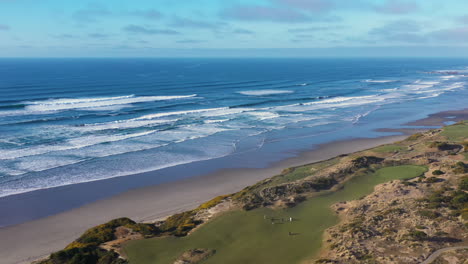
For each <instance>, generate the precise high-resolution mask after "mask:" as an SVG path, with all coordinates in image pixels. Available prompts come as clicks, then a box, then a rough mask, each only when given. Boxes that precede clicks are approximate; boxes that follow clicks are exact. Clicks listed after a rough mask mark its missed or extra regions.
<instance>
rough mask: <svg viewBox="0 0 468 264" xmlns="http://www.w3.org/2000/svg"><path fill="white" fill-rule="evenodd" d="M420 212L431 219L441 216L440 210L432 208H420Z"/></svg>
mask: <svg viewBox="0 0 468 264" xmlns="http://www.w3.org/2000/svg"><path fill="white" fill-rule="evenodd" d="M418 213H419V215H421V216H423V217H426V218H429V219H435V218H437V217H439V216H440V214H439V213H438V212H434V211H431V210H420V211H419V212H418Z"/></svg>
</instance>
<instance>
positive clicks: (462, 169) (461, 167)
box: [453, 161, 468, 174]
mask: <svg viewBox="0 0 468 264" xmlns="http://www.w3.org/2000/svg"><path fill="white" fill-rule="evenodd" d="M453 172H454V173H457V174H462V173H468V166H467V165H466V164H465V163H463V162H462V161H459V162H457V163H456V164H455V166H453Z"/></svg>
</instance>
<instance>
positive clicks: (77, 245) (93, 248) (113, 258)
mask: <svg viewBox="0 0 468 264" xmlns="http://www.w3.org/2000/svg"><path fill="white" fill-rule="evenodd" d="M120 226H123V227H127V228H130V229H132V230H133V231H135V232H138V233H140V234H142V235H143V236H145V237H150V236H154V235H156V234H158V233H159V229H158V228H157V227H155V226H154V225H151V224H138V223H135V222H134V221H132V220H130V219H128V218H119V219H115V220H112V221H109V222H107V223H105V224H102V225H99V226H96V227H93V228H91V229H89V230H87V231H86V232H85V233H84V234H83V235H81V236H80V237H79V238H78V239H77V240H75V241H73V242H72V243H71V244H69V245H68V246H67V247H66V248H65V249H64V250H61V251H58V252H56V253H53V254H51V255H50V258H49V259H48V260H45V261H43V262H41V263H40V264H95V263H98V264H122V263H127V262H126V261H124V260H122V259H119V256H118V254H117V253H115V252H110V251H106V250H103V249H101V248H99V247H98V246H99V245H100V244H102V243H105V242H108V241H111V240H114V239H116V237H115V235H114V233H115V231H116V228H117V227H120Z"/></svg>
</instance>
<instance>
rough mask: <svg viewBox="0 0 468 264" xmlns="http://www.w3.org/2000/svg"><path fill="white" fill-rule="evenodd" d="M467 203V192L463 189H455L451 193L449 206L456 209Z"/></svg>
mask: <svg viewBox="0 0 468 264" xmlns="http://www.w3.org/2000/svg"><path fill="white" fill-rule="evenodd" d="M467 204H468V193H466V192H464V191H455V192H453V194H452V199H451V201H450V206H451V207H452V208H456V209H462V208H464V207H465V206H466V205H467Z"/></svg>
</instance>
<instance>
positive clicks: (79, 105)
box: [24, 94, 197, 112]
mask: <svg viewBox="0 0 468 264" xmlns="http://www.w3.org/2000/svg"><path fill="white" fill-rule="evenodd" d="M196 96H197V95H196V94H191V95H176V96H135V95H127V96H117V97H101V98H80V99H70V98H62V99H52V100H46V101H36V102H24V103H25V104H26V110H27V111H33V112H34V111H39V112H48V111H63V110H71V109H90V108H91V109H92V108H96V109H99V108H102V107H109V106H123V105H129V104H134V103H143V102H153V101H164V100H176V99H186V98H193V97H196Z"/></svg>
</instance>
